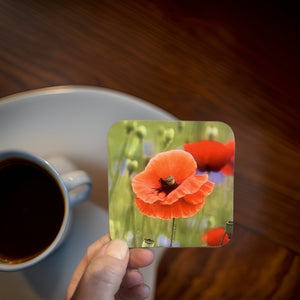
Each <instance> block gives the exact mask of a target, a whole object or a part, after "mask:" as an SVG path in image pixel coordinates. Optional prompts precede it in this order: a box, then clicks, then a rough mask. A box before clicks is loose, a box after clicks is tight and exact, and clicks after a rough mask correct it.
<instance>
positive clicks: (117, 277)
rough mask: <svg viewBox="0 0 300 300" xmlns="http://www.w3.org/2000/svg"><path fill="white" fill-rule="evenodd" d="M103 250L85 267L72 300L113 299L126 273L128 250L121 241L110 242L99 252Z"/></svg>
mask: <svg viewBox="0 0 300 300" xmlns="http://www.w3.org/2000/svg"><path fill="white" fill-rule="evenodd" d="M103 249H104V251H102V252H103V253H98V254H97V255H96V256H95V257H94V258H92V259H91V261H90V262H89V264H88V265H87V266H86V269H85V272H84V274H83V275H82V277H81V279H80V281H79V283H78V285H77V288H76V290H75V292H74V294H73V296H72V300H82V299H103V300H111V299H114V295H115V294H116V293H117V291H118V290H119V288H120V285H121V282H122V280H123V277H124V275H125V273H126V268H127V264H128V260H129V249H128V247H127V244H126V243H125V242H124V241H121V240H114V241H110V242H109V243H108V244H106V245H105V246H104V247H103V248H101V249H100V252H101V250H103Z"/></svg>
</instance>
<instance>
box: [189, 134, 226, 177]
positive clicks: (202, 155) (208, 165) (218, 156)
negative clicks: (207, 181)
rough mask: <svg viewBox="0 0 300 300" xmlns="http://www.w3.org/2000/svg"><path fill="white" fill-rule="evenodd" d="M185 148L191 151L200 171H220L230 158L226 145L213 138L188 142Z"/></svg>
mask: <svg viewBox="0 0 300 300" xmlns="http://www.w3.org/2000/svg"><path fill="white" fill-rule="evenodd" d="M184 150H185V151H187V152H189V153H191V154H192V155H193V157H194V158H195V160H196V162H197V167H198V169H199V170H200V171H216V172H218V171H220V169H221V168H223V167H224V166H225V164H226V163H227V162H228V159H229V153H228V150H227V148H226V147H225V145H223V144H222V143H220V142H217V141H212V140H203V141H198V142H196V143H187V144H185V145H184Z"/></svg>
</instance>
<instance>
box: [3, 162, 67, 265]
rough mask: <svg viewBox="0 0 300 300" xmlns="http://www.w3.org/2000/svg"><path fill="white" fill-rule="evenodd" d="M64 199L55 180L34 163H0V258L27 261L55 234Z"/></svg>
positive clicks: (15, 261)
mask: <svg viewBox="0 0 300 300" xmlns="http://www.w3.org/2000/svg"><path fill="white" fill-rule="evenodd" d="M64 210H65V207H64V200H63V195H62V192H61V190H60V188H59V187H58V186H57V184H56V182H55V180H54V179H53V178H52V177H51V175H50V174H48V173H47V171H46V170H43V169H42V168H40V167H39V166H37V165H35V164H34V163H30V162H28V161H26V160H22V159H7V160H5V161H4V162H2V163H1V166H0V228H1V230H0V259H1V260H5V261H6V260H7V261H8V263H17V262H20V261H26V260H29V259H31V258H33V257H35V256H36V255H38V254H39V253H40V252H42V251H43V250H44V249H46V248H47V247H48V246H49V245H50V244H51V242H52V241H53V240H54V239H55V237H56V236H57V234H58V232H59V229H60V227H61V224H62V221H63V218H64Z"/></svg>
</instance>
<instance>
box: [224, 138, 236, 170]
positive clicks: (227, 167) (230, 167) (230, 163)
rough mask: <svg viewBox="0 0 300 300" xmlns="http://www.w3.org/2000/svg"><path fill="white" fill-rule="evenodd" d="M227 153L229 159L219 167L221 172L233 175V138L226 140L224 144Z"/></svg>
mask: <svg viewBox="0 0 300 300" xmlns="http://www.w3.org/2000/svg"><path fill="white" fill-rule="evenodd" d="M224 146H225V147H226V148H227V151H228V153H229V160H228V162H227V164H226V165H225V166H224V167H223V168H222V169H221V172H222V173H223V174H225V175H233V172H234V150H235V142H234V140H232V141H229V142H227V143H226V144H224Z"/></svg>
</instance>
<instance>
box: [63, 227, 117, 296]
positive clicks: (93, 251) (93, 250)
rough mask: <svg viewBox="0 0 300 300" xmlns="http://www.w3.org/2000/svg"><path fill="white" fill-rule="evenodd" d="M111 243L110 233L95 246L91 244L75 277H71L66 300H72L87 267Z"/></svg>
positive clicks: (75, 272) (97, 241)
mask: <svg viewBox="0 0 300 300" xmlns="http://www.w3.org/2000/svg"><path fill="white" fill-rule="evenodd" d="M109 241H111V239H110V235H109V233H107V234H105V235H104V236H102V237H101V238H100V239H98V240H96V241H95V242H94V243H93V244H91V245H90V246H89V247H88V248H87V250H86V253H85V255H84V257H83V258H82V260H81V261H80V262H79V264H78V265H77V267H76V269H75V271H74V272H73V275H72V277H71V280H70V282H69V285H68V288H67V291H66V297H65V299H66V300H69V299H71V297H72V295H73V294H74V291H75V289H76V287H77V285H78V283H79V281H80V279H81V277H82V275H83V273H84V272H85V270H86V267H87V265H88V264H89V263H90V261H91V260H92V259H93V258H94V257H95V256H96V255H97V254H99V252H100V253H101V250H102V248H103V247H104V246H105V245H107V244H108V243H109Z"/></svg>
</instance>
